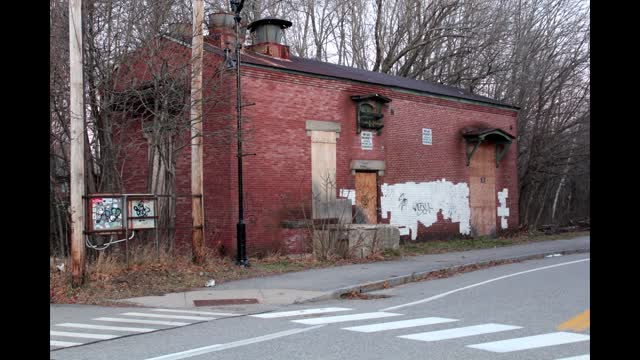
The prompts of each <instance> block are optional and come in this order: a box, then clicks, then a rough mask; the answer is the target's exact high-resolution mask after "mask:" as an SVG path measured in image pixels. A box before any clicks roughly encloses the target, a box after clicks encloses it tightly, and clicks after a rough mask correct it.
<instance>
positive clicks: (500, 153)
mask: <svg viewBox="0 0 640 360" xmlns="http://www.w3.org/2000/svg"><path fill="white" fill-rule="evenodd" d="M500 145H502V149H500ZM509 146H511V143H510V142H504V143H496V168H498V167H500V161H501V160H502V158H503V157H504V155H505V154H506V153H507V150H509Z"/></svg>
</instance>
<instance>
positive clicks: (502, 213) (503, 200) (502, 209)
mask: <svg viewBox="0 0 640 360" xmlns="http://www.w3.org/2000/svg"><path fill="white" fill-rule="evenodd" d="M508 196H509V189H507V188H504V189H502V191H500V192H499V193H498V201H499V202H500V206H499V207H498V216H499V217H500V226H501V227H502V228H503V229H506V228H507V217H508V216H509V208H508V207H507V197H508Z"/></svg>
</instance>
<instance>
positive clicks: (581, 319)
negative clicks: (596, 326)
mask: <svg viewBox="0 0 640 360" xmlns="http://www.w3.org/2000/svg"><path fill="white" fill-rule="evenodd" d="M590 326H591V309H587V310H586V311H584V312H583V313H581V314H579V315H576V316H574V317H573V318H571V319H569V320H567V321H565V322H563V323H562V324H560V325H558V327H557V328H556V330H573V331H583V330H586V329H588V328H589V327H590Z"/></svg>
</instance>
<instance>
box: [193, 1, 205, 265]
mask: <svg viewBox="0 0 640 360" xmlns="http://www.w3.org/2000/svg"><path fill="white" fill-rule="evenodd" d="M203 21H204V3H203V0H193V40H192V42H191V43H192V46H191V195H192V201H191V204H192V208H191V215H192V218H193V231H192V234H191V235H192V245H193V262H194V263H196V264H201V263H202V262H204V206H203V184H202V183H203V180H202V154H203V151H202V140H203V137H202V129H203V126H202V124H203V117H202V67H203V65H202V63H203V49H202V47H203V45H202V41H203V39H202V25H203Z"/></svg>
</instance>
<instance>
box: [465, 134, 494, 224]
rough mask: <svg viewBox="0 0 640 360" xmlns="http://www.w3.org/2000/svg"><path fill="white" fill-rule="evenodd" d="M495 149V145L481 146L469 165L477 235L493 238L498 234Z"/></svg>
mask: <svg viewBox="0 0 640 360" xmlns="http://www.w3.org/2000/svg"><path fill="white" fill-rule="evenodd" d="M495 149H496V148H495V144H487V143H483V144H481V145H480V146H479V147H478V150H476V152H475V154H473V157H472V158H471V164H469V167H470V169H469V174H470V176H469V205H470V207H471V228H472V230H473V231H474V232H475V235H490V236H493V235H495V232H496V154H495Z"/></svg>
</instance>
